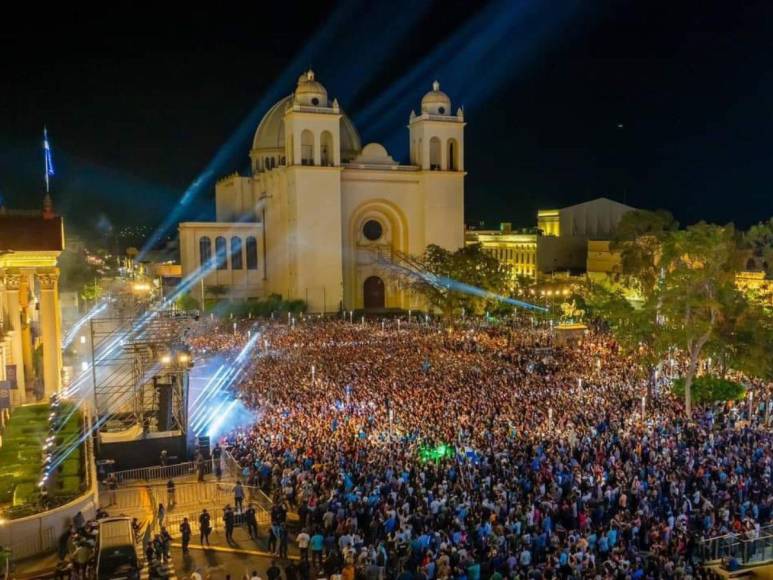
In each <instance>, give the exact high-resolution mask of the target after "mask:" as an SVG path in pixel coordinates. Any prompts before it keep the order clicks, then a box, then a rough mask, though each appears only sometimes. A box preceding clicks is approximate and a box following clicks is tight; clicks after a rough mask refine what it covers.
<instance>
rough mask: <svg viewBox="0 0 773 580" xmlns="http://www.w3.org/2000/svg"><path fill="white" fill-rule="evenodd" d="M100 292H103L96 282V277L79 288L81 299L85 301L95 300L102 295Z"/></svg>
mask: <svg viewBox="0 0 773 580" xmlns="http://www.w3.org/2000/svg"><path fill="white" fill-rule="evenodd" d="M102 294H103V289H102V286H100V285H99V284H98V283H97V280H96V279H94V281H93V282H90V283H88V284H84V286H83V288H81V291H80V297H81V300H84V301H86V302H96V301H97V300H99V299H100V298H101V297H102Z"/></svg>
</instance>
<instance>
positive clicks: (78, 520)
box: [72, 511, 86, 532]
mask: <svg viewBox="0 0 773 580" xmlns="http://www.w3.org/2000/svg"><path fill="white" fill-rule="evenodd" d="M72 523H73V525H74V526H75V529H76V530H78V531H79V532H80V531H81V530H82V529H83V527H84V526H85V525H86V519H85V518H84V517H83V514H82V513H81V512H80V511H79V512H78V513H77V514H75V515H74V516H73V518H72Z"/></svg>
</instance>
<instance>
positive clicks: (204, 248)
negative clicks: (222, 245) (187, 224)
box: [199, 236, 212, 268]
mask: <svg viewBox="0 0 773 580" xmlns="http://www.w3.org/2000/svg"><path fill="white" fill-rule="evenodd" d="M210 260H212V240H210V239H209V238H208V237H207V236H204V237H202V238H199V264H200V265H201V267H202V268H206V267H207V266H208V265H209V262H210Z"/></svg>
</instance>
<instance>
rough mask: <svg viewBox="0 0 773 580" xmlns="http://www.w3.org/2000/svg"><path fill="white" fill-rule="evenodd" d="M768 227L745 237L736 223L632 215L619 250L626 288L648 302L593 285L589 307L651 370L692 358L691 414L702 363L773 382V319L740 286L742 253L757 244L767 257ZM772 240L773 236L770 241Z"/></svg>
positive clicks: (686, 385) (617, 242)
mask: <svg viewBox="0 0 773 580" xmlns="http://www.w3.org/2000/svg"><path fill="white" fill-rule="evenodd" d="M767 227H768V225H767V224H761V225H760V226H756V229H755V228H752V230H750V232H749V233H747V234H746V235H742V236H739V235H737V232H736V230H735V228H734V227H733V226H732V225H728V226H718V225H712V224H706V223H703V222H701V223H698V224H695V225H692V226H689V227H687V228H685V229H681V230H680V229H677V226H676V222H674V221H673V218H671V216H670V214H667V213H665V212H642V211H638V212H630V213H628V214H626V215H625V216H624V218H623V219H622V220H621V222H620V228H619V229H618V231H617V235H616V237H615V239H614V241H613V244H612V248H613V249H615V250H617V251H619V252H620V254H621V261H622V264H623V272H624V274H625V276H626V283H628V284H631V285H635V286H636V287H637V288H638V289H639V291H640V292H641V294H642V296H643V302H642V303H641V304H638V305H637V306H636V307H634V306H633V305H631V304H629V303H628V302H627V301H626V300H625V298H624V295H623V292H622V291H620V290H618V291H615V290H610V289H607V288H603V287H601V285H598V284H596V285H591V286H590V288H589V291H588V292H587V294H586V301H587V303H588V305H589V308H590V309H591V311H592V313H593V314H594V315H596V316H597V317H598V318H601V319H603V320H604V321H605V322H606V324H607V325H608V326H609V328H610V329H611V330H612V332H613V333H614V335H615V337H616V338H617V340H618V342H619V343H620V344H621V346H622V347H623V348H624V349H626V350H628V351H629V352H636V353H637V359H638V360H639V361H640V364H641V366H642V367H644V368H646V369H648V370H652V368H653V365H656V364H657V363H658V361H659V360H660V359H661V358H662V357H663V355H664V353H665V352H667V351H669V350H671V349H677V350H678V351H680V352H682V353H683V354H684V355H685V356H686V358H687V362H688V364H687V368H686V371H685V373H684V376H683V377H682V379H683V383H682V385H683V387H682V391H683V393H684V397H685V409H686V411H687V413H688V414H689V413H690V412H691V408H692V392H691V389H692V384H693V382H694V380H695V378H696V375H697V373H698V368H699V361H700V360H702V359H704V358H708V357H712V362H713V363H714V365H713V367H712V371H714V372H718V374H720V375H722V376H724V375H725V374H726V372H727V370H728V369H731V368H732V369H734V370H738V371H741V372H745V373H748V374H749V375H753V376H761V377H768V378H769V377H770V376H771V367H772V366H773V340H772V338H773V321H772V320H771V316H770V314H769V312H766V310H765V309H764V308H763V307H762V306H761V305H759V304H755V303H753V302H751V301H750V300H749V299H748V297H747V296H746V295H745V294H743V293H742V292H741V291H740V290H739V289H738V288H737V286H736V274H737V273H738V271H739V270H740V269H742V268H743V267H744V264H743V260H739V256H740V255H741V250H743V249H745V250H746V251H747V252H748V249H749V248H750V247H751V245H753V244H756V245H755V246H754V247H755V248H756V249H754V250H753V251H754V252H756V253H758V254H760V255H763V254H764V251H765V250H764V248H765V247H767V246H766V244H768V243H769V238H768V237H767V236H768V233H769V232H768V230H767ZM770 239H773V238H770Z"/></svg>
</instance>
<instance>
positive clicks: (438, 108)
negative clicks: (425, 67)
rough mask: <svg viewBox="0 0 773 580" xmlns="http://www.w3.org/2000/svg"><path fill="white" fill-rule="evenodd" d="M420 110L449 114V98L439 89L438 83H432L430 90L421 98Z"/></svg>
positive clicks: (434, 113) (433, 113) (431, 113)
mask: <svg viewBox="0 0 773 580" xmlns="http://www.w3.org/2000/svg"><path fill="white" fill-rule="evenodd" d="M421 112H422V113H429V114H430V115H450V114H451V99H450V98H449V96H448V95H447V94H445V93H444V92H443V91H441V90H440V83H439V82H437V81H435V82H434V83H432V90H431V91H430V92H428V93H427V94H426V95H424V98H423V99H421Z"/></svg>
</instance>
